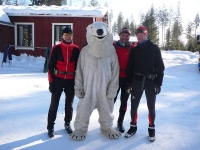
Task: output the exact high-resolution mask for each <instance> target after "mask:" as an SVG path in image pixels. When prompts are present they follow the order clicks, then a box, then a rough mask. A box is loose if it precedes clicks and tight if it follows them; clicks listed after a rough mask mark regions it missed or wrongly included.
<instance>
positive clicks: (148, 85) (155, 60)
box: [125, 26, 165, 142]
mask: <svg viewBox="0 0 200 150" xmlns="http://www.w3.org/2000/svg"><path fill="white" fill-rule="evenodd" d="M136 36H137V39H138V44H137V46H136V47H135V48H133V49H132V50H131V53H130V56H129V61H128V67H127V87H128V88H127V91H129V92H130V94H131V119H132V120H131V123H130V129H129V130H128V132H127V133H126V135H125V137H127V138H129V137H131V136H132V135H134V134H135V133H136V131H137V109H138V106H139V103H140V99H141V97H142V94H143V91H145V95H146V99H147V107H148V111H149V115H148V118H149V127H148V133H149V140H150V141H151V142H153V141H154V140H155V124H154V121H155V103H156V95H157V94H159V93H160V91H161V85H162V81H163V76H164V69H165V67H164V63H163V60H162V56H161V51H160V49H159V47H158V46H157V45H155V44H153V43H152V42H151V41H150V40H149V39H148V38H147V36H148V30H147V28H146V27H144V26H139V27H138V28H137V30H136ZM130 89H131V90H130Z"/></svg>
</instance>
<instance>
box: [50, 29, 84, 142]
mask: <svg viewBox="0 0 200 150" xmlns="http://www.w3.org/2000/svg"><path fill="white" fill-rule="evenodd" d="M72 40H73V31H72V29H71V28H70V27H68V26H67V27H66V28H64V29H63V31H62V41H61V43H60V44H58V45H55V46H54V47H53V48H52V50H51V54H50V58H49V63H48V80H49V91H50V92H51V93H52V95H51V103H50V108H49V112H48V119H47V121H48V124H47V130H48V136H49V137H50V138H52V137H53V136H54V124H55V123H54V122H55V120H56V116H57V110H58V105H59V101H60V97H61V94H62V92H63V91H64V93H65V118H64V121H65V125H64V126H65V129H66V131H67V133H68V134H71V133H72V132H73V131H72V129H71V126H70V121H71V120H72V113H73V107H72V105H73V100H74V76H75V69H76V64H77V61H78V56H79V53H80V48H79V47H78V46H77V45H75V44H73V42H72Z"/></svg>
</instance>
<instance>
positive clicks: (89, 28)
mask: <svg viewBox="0 0 200 150" xmlns="http://www.w3.org/2000/svg"><path fill="white" fill-rule="evenodd" d="M92 28H93V27H92V24H90V25H88V26H87V28H86V30H87V33H91V31H92Z"/></svg>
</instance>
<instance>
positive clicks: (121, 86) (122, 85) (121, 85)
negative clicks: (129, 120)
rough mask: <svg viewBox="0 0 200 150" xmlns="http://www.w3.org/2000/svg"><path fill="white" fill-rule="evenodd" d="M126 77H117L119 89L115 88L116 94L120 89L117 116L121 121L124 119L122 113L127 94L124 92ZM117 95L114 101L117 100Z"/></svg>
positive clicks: (125, 107)
mask: <svg viewBox="0 0 200 150" xmlns="http://www.w3.org/2000/svg"><path fill="white" fill-rule="evenodd" d="M126 88H127V87H126V78H119V89H118V90H117V95H118V94H119V91H120V90H121V96H120V101H121V104H120V108H119V118H118V121H119V122H122V121H123V120H124V115H125V113H126V110H127V101H128V97H129V94H128V93H127V92H126ZM117 95H116V97H115V98H114V102H116V100H117Z"/></svg>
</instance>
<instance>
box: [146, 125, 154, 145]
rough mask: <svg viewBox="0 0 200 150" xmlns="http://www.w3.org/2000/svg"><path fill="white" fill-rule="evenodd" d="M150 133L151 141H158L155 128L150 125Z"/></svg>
mask: <svg viewBox="0 0 200 150" xmlns="http://www.w3.org/2000/svg"><path fill="white" fill-rule="evenodd" d="M148 132H149V141H150V142H154V141H155V139H156V137H155V126H150V125H149V128H148Z"/></svg>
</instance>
